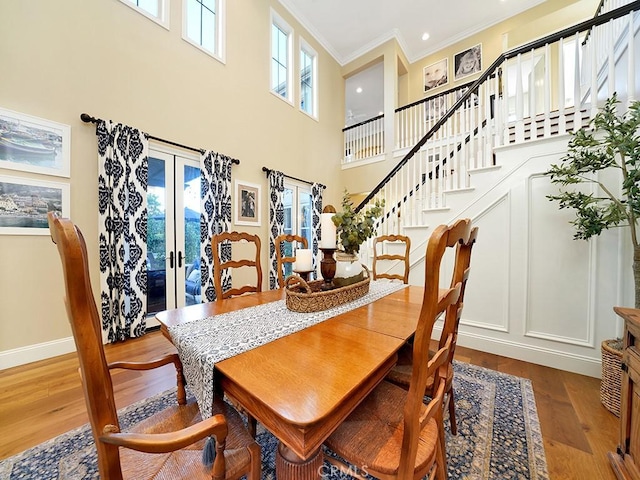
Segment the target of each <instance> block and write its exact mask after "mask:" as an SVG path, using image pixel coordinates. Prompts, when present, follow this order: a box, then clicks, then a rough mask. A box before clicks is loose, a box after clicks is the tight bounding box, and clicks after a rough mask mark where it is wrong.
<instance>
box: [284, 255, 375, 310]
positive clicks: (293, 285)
mask: <svg viewBox="0 0 640 480" xmlns="http://www.w3.org/2000/svg"><path fill="white" fill-rule="evenodd" d="M362 269H363V271H364V273H365V277H364V279H363V280H360V281H359V282H356V283H352V284H351V285H345V286H344V287H337V288H333V289H331V290H322V285H323V284H324V283H325V282H324V280H313V281H311V282H306V281H304V280H303V279H302V278H301V277H298V276H297V275H292V276H290V277H288V278H287V281H286V282H285V288H284V290H285V294H286V304H287V308H288V309H289V310H291V311H294V312H301V313H308V312H319V311H322V310H327V309H329V308H332V307H336V306H338V305H342V304H343V303H347V302H350V301H352V300H355V299H356V298H360V297H362V296H364V295H366V294H367V292H368V291H369V284H370V283H371V276H370V275H369V269H368V268H367V266H366V265H362Z"/></svg>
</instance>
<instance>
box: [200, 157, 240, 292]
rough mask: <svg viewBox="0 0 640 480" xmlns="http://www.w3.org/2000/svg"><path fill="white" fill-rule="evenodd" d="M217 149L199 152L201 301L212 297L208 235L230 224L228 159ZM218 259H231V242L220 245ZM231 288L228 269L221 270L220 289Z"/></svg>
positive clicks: (229, 168) (229, 173)
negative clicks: (200, 153)
mask: <svg viewBox="0 0 640 480" xmlns="http://www.w3.org/2000/svg"><path fill="white" fill-rule="evenodd" d="M231 161H232V159H231V158H230V157H227V156H226V155H222V154H220V153H216V152H212V151H209V150H208V151H206V152H204V154H202V155H201V156H200V183H201V189H200V191H201V199H200V212H201V213H200V278H201V281H202V291H203V292H204V293H203V295H202V300H203V301H209V302H212V301H214V300H215V299H216V290H215V287H214V286H213V252H212V250H211V237H212V236H213V235H214V234H216V233H221V232H228V231H229V227H230V225H231V165H232V163H231ZM220 256H221V260H222V261H223V262H225V261H227V260H231V245H222V246H221V254H220ZM229 288H231V273H230V272H229V270H225V271H224V272H223V273H222V289H223V290H228V289H229Z"/></svg>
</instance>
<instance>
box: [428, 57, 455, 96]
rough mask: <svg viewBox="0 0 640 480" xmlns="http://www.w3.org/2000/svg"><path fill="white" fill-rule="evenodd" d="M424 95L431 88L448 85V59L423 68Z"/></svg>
mask: <svg viewBox="0 0 640 480" xmlns="http://www.w3.org/2000/svg"><path fill="white" fill-rule="evenodd" d="M423 76H424V93H427V92H428V91H429V90H431V89H432V88H436V87H440V86H442V85H446V84H447V83H449V59H448V58H443V59H442V60H440V61H439V62H436V63H432V64H431V65H429V66H427V67H424V71H423Z"/></svg>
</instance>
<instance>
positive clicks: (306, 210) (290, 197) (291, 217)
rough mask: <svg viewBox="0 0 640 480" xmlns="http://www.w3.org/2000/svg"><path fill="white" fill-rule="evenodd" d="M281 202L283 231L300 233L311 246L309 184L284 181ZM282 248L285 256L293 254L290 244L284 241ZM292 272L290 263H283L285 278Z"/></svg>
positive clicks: (311, 211) (294, 233)
mask: <svg viewBox="0 0 640 480" xmlns="http://www.w3.org/2000/svg"><path fill="white" fill-rule="evenodd" d="M282 204H283V207H284V233H285V234H293V235H300V236H301V237H304V238H306V239H307V245H308V248H311V247H312V245H313V240H312V231H311V230H312V216H313V208H312V206H313V205H312V201H311V185H308V184H306V183H302V182H296V181H295V180H291V181H289V180H287V181H285V182H284V192H283V195H282ZM284 249H285V251H284V255H285V256H287V257H292V256H294V255H295V252H294V251H293V249H292V247H291V244H289V243H285V247H284ZM292 273H293V271H292V265H291V264H290V263H285V264H284V275H285V278H286V277H288V276H289V275H291V274H292Z"/></svg>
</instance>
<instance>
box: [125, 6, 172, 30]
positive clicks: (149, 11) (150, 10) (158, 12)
mask: <svg viewBox="0 0 640 480" xmlns="http://www.w3.org/2000/svg"><path fill="white" fill-rule="evenodd" d="M120 1H121V2H122V3H124V4H125V5H128V6H129V7H131V8H133V9H134V10H136V11H137V12H138V13H141V14H142V15H144V16H145V17H147V18H149V19H151V20H153V21H154V22H156V23H158V24H160V25H162V26H163V27H165V28H167V29H168V28H169V0H120Z"/></svg>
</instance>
